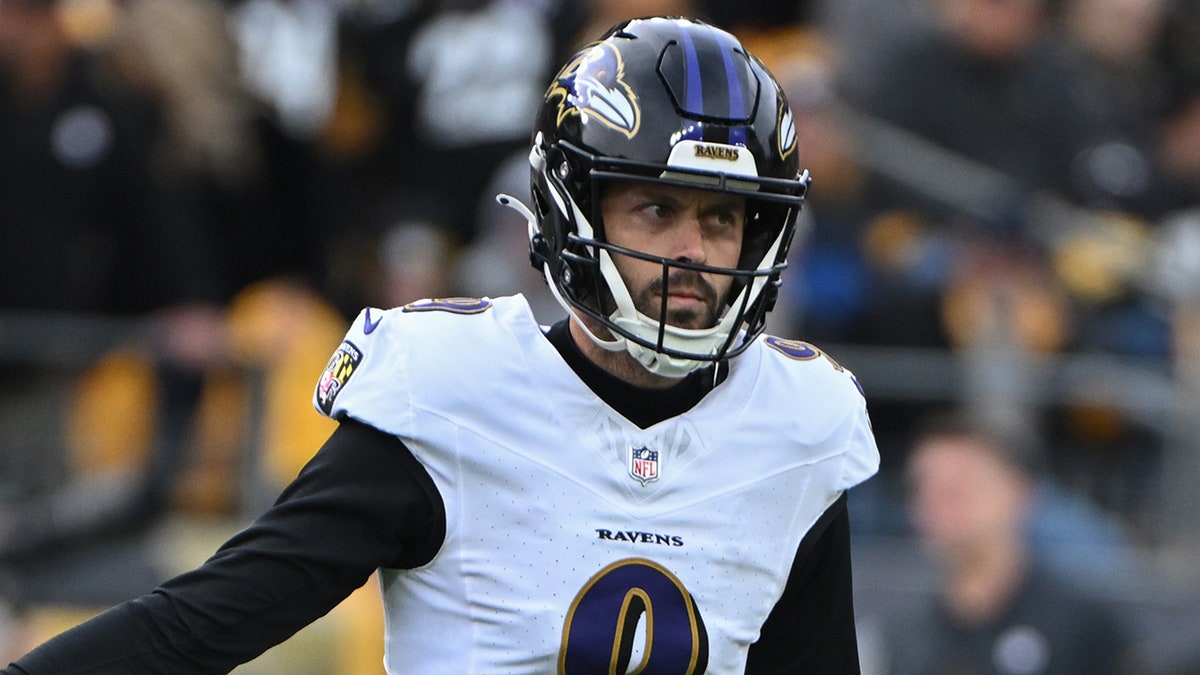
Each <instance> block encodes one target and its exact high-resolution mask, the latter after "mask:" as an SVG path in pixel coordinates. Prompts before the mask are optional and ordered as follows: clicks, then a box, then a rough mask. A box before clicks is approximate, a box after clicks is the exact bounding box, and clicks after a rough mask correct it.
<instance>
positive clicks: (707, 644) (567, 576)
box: [315, 296, 878, 675]
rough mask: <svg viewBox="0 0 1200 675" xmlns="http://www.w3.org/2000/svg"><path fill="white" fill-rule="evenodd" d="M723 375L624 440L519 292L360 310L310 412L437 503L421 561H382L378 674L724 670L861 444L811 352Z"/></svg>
mask: <svg viewBox="0 0 1200 675" xmlns="http://www.w3.org/2000/svg"><path fill="white" fill-rule="evenodd" d="M731 365H732V368H731V370H730V373H729V376H728V377H727V379H726V380H725V381H724V382H722V383H721V384H720V385H719V386H717V387H716V388H714V389H713V390H712V391H711V392H709V393H708V395H707V396H705V397H704V398H703V399H702V400H701V401H700V402H699V403H698V404H696V405H695V407H693V408H692V409H691V410H689V411H687V412H685V413H683V414H681V415H679V416H677V417H673V418H670V419H667V420H664V421H662V422H660V423H658V424H655V425H653V426H651V427H649V428H647V429H641V428H639V427H638V426H636V425H635V424H633V423H632V422H630V421H628V420H626V419H624V418H623V417H622V416H621V415H620V414H618V413H617V412H616V411H614V410H613V409H612V408H610V407H609V406H608V405H606V404H605V403H604V402H603V401H601V400H600V399H599V398H598V397H597V396H596V395H595V394H593V393H592V392H591V391H590V390H589V389H588V388H587V387H586V386H585V385H584V383H583V382H581V381H580V379H579V378H578V377H577V376H576V375H575V373H574V372H573V371H572V370H571V368H570V367H569V366H568V365H567V363H566V362H564V361H563V360H562V358H561V357H560V355H559V353H558V351H557V350H556V349H555V348H554V346H553V345H552V344H551V343H550V342H549V341H548V340H547V339H546V337H545V336H544V334H543V331H542V328H541V327H540V326H539V325H538V324H537V322H536V320H535V319H534V317H533V314H532V313H531V311H530V310H529V307H528V305H527V304H526V302H525V300H524V298H521V297H520V296H515V297H507V298H496V299H491V300H466V299H456V300H438V301H425V302H421V303H414V304H412V305H408V306H406V307H404V308H398V309H393V310H388V311H380V310H376V309H368V310H365V311H364V312H363V313H362V314H360V315H359V317H358V318H357V319H356V321H355V322H354V325H353V326H352V327H351V328H350V331H349V333H348V335H347V336H346V341H345V342H344V343H343V344H342V347H341V348H340V349H339V350H338V353H337V355H335V357H334V359H333V361H332V362H331V364H330V367H329V369H327V371H326V375H325V377H324V378H323V379H322V381H321V384H320V385H319V386H318V389H317V392H316V396H315V403H316V405H317V407H318V408H319V409H321V410H322V412H324V413H325V414H327V415H330V416H332V417H335V418H340V417H343V416H348V417H351V418H354V419H357V420H360V421H362V422H365V423H367V424H370V425H372V426H374V427H376V428H378V429H381V430H383V431H385V432H388V433H391V434H395V435H396V436H398V437H399V438H400V439H402V440H403V441H404V443H405V444H406V445H407V446H408V447H409V448H410V449H411V450H412V452H413V454H414V455H415V456H416V457H417V458H418V459H419V460H420V461H421V463H422V464H424V466H425V467H426V468H427V469H428V472H429V474H430V476H431V477H432V478H433V481H434V483H435V484H436V485H437V488H438V490H439V492H440V493H441V497H442V500H443V502H444V505H445V511H446V537H445V541H444V543H443V545H442V546H441V549H440V550H439V551H438V553H437V554H436V556H435V557H434V558H433V559H432V560H431V561H430V562H429V563H428V564H426V565H425V566H423V567H420V568H417V569H413V570H382V579H383V593H384V601H385V602H384V604H385V612H386V622H387V635H386V646H387V656H386V662H387V669H388V672H389V673H421V674H424V673H455V674H460V673H461V674H474V673H479V674H484V673H486V674H500V673H504V674H506V675H512V674H515V673H530V674H532V673H539V674H543V673H554V672H558V673H565V674H567V675H571V674H572V673H584V672H609V668H608V666H609V664H610V663H614V662H615V663H620V664H622V669H621V670H619V671H618V672H635V671H637V672H642V671H638V667H639V666H641V667H643V668H644V670H645V672H680V673H690V672H695V671H696V670H697V668H698V667H701V666H702V665H703V664H704V663H705V662H706V663H707V671H706V672H708V673H742V672H743V671H744V669H745V664H746V658H747V653H748V649H749V647H750V645H751V644H753V643H754V642H755V641H756V639H757V638H758V631H759V628H760V627H761V626H762V624H763V622H764V621H765V620H766V618H767V615H768V614H769V613H770V612H771V609H772V607H773V606H774V605H775V603H776V601H777V600H778V599H779V597H780V595H781V593H782V591H783V587H784V583H785V582H786V580H787V578H788V574H789V571H790V569H791V566H792V562H793V558H794V557H795V554H796V549H797V546H798V544H799V542H800V540H801V539H802V538H803V537H804V534H805V532H807V531H808V529H809V528H810V527H811V526H812V525H813V523H814V522H815V521H816V520H817V518H818V517H819V516H820V515H821V514H822V513H823V512H824V511H825V510H826V508H827V507H829V506H830V505H831V504H832V503H833V502H834V501H835V500H836V499H837V498H838V497H839V496H840V495H841V493H842V492H843V491H844V490H846V489H847V488H850V487H851V486H853V485H856V484H858V483H859V482H861V481H863V480H865V479H866V478H868V477H869V476H871V475H872V474H873V473H875V471H876V470H877V468H878V451H877V450H876V447H875V442H874V439H873V437H872V434H871V430H870V424H869V422H868V419H867V413H866V406H865V402H864V399H863V397H862V395H861V393H860V391H859V389H858V388H857V386H856V382H855V381H854V379H853V377H852V375H851V374H850V373H849V372H847V371H846V370H844V369H843V368H842V367H841V366H839V365H837V364H836V363H835V362H833V361H832V360H831V359H828V358H825V357H824V355H823V354H821V352H820V351H818V350H816V349H815V348H813V347H811V346H809V345H807V344H805V343H801V342H794V341H789V340H780V339H778V338H771V337H763V338H760V339H759V340H758V341H757V342H756V343H755V344H754V345H753V346H752V347H751V348H750V349H748V350H747V351H746V352H745V353H744V354H742V355H741V356H739V357H738V358H736V359H735V360H734V361H733V362H732V364H731ZM597 664H599V667H600V670H599V671H597ZM626 667H627V670H626Z"/></svg>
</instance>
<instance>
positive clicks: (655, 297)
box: [638, 269, 717, 312]
mask: <svg viewBox="0 0 1200 675" xmlns="http://www.w3.org/2000/svg"><path fill="white" fill-rule="evenodd" d="M679 292H685V293H689V294H691V295H694V296H696V297H697V298H698V299H699V300H701V301H702V302H703V303H704V304H705V305H708V307H709V308H710V309H711V310H712V311H714V312H715V311H716V309H717V289H716V288H714V287H713V285H712V284H710V283H709V282H708V281H707V280H706V279H705V278H704V277H703V276H702V275H701V274H700V273H699V272H697V271H695V270H686V269H676V270H672V271H671V272H670V273H669V274H668V276H667V279H666V283H665V284H664V283H663V279H662V277H658V278H656V279H655V280H654V281H651V282H649V283H647V284H646V285H645V286H643V287H642V290H641V292H640V293H639V294H638V295H639V297H640V299H641V301H642V303H645V304H646V305H653V306H655V307H657V306H658V305H659V303H661V301H662V297H663V296H664V295H666V294H668V293H679ZM642 303H639V304H642Z"/></svg>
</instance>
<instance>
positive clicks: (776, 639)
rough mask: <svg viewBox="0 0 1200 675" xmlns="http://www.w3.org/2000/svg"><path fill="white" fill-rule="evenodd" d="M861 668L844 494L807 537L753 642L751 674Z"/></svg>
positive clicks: (832, 674) (836, 674)
mask: <svg viewBox="0 0 1200 675" xmlns="http://www.w3.org/2000/svg"><path fill="white" fill-rule="evenodd" d="M858 672H859V664H858V637H857V635H856V633H855V628H854V593H853V588H852V586H851V578H850V514H849V512H848V510H847V509H846V495H845V494H844V493H843V494H842V496H841V497H839V498H838V500H837V501H836V502H834V503H833V505H832V506H830V507H829V508H828V509H826V510H825V513H823V514H822V515H821V517H820V518H819V519H818V520H817V522H816V524H815V525H813V526H812V528H811V529H810V530H809V531H808V533H807V534H805V535H804V539H803V540H801V542H800V546H799V548H798V549H797V551H796V558H795V561H794V562H793V563H792V572H791V576H789V577H788V582H787V585H786V586H785V587H784V589H783V596H782V597H781V598H780V599H779V602H778V603H776V605H775V608H774V609H773V610H771V615H770V616H768V617H767V621H766V623H765V624H763V628H762V633H761V635H760V636H759V639H758V642H756V643H754V644H753V645H751V646H750V658H749V660H748V661H747V664H746V673H747V675H781V674H784V673H829V674H830V675H842V674H852V673H858Z"/></svg>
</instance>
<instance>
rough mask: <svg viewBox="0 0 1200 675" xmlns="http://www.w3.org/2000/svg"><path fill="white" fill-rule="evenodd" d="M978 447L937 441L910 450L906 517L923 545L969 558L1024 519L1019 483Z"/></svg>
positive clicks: (1023, 492) (944, 439) (970, 442)
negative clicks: (908, 498) (910, 518)
mask: <svg viewBox="0 0 1200 675" xmlns="http://www.w3.org/2000/svg"><path fill="white" fill-rule="evenodd" d="M980 443H981V442H980V441H976V440H974V439H969V438H957V437H938V438H932V439H928V440H926V441H924V442H923V443H921V444H920V445H919V446H917V447H916V448H914V450H913V454H912V458H911V461H910V463H909V466H908V479H909V481H910V483H909V487H910V489H911V501H910V504H909V506H910V509H911V511H910V513H911V515H912V518H913V523H914V525H916V527H917V530H918V532H920V534H921V535H922V537H923V538H924V540H925V541H926V543H928V544H930V545H931V546H933V547H934V549H936V550H938V551H941V552H943V553H948V554H951V555H961V554H969V553H970V552H971V551H973V550H976V549H978V548H980V547H983V546H987V545H988V542H992V541H996V540H997V539H1003V538H1005V537H1008V536H1011V535H1013V533H1016V532H1019V531H1020V530H1021V527H1022V523H1023V522H1024V518H1025V516H1026V515H1027V514H1026V508H1027V501H1026V500H1027V494H1026V489H1025V484H1024V481H1023V480H1022V479H1021V478H1020V476H1019V474H1018V473H1017V472H1016V470H1015V469H1013V468H1012V467H1010V466H1008V465H1006V464H1004V463H1003V462H1002V461H1001V460H1000V459H998V458H997V457H996V455H995V454H994V453H993V452H991V451H990V450H988V449H987V448H986V447H984V446H982V445H981V444H980Z"/></svg>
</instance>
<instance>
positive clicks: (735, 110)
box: [709, 27, 749, 146]
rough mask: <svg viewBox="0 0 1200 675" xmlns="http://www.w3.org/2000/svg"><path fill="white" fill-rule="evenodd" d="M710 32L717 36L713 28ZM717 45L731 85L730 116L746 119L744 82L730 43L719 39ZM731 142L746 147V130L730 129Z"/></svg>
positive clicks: (726, 76) (741, 127)
mask: <svg viewBox="0 0 1200 675" xmlns="http://www.w3.org/2000/svg"><path fill="white" fill-rule="evenodd" d="M709 31H711V32H713V33H714V34H715V31H714V30H713V29H712V28H711V27H710V28H709ZM717 44H720V45H721V59H722V61H724V63H725V80H726V82H728V84H729V116H730V117H731V118H733V119H745V118H746V117H747V115H748V114H749V113H748V111H747V110H746V106H745V99H744V98H743V95H742V81H741V80H740V79H739V78H738V72H737V67H736V66H735V65H734V63H733V50H732V48H731V46H730V44H729V43H728V42H725V41H724V40H721V39H719V38H718V39H717ZM729 142H730V143H732V144H734V145H743V146H744V145H746V128H745V127H743V126H737V127H733V128H732V129H730V130H729Z"/></svg>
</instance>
